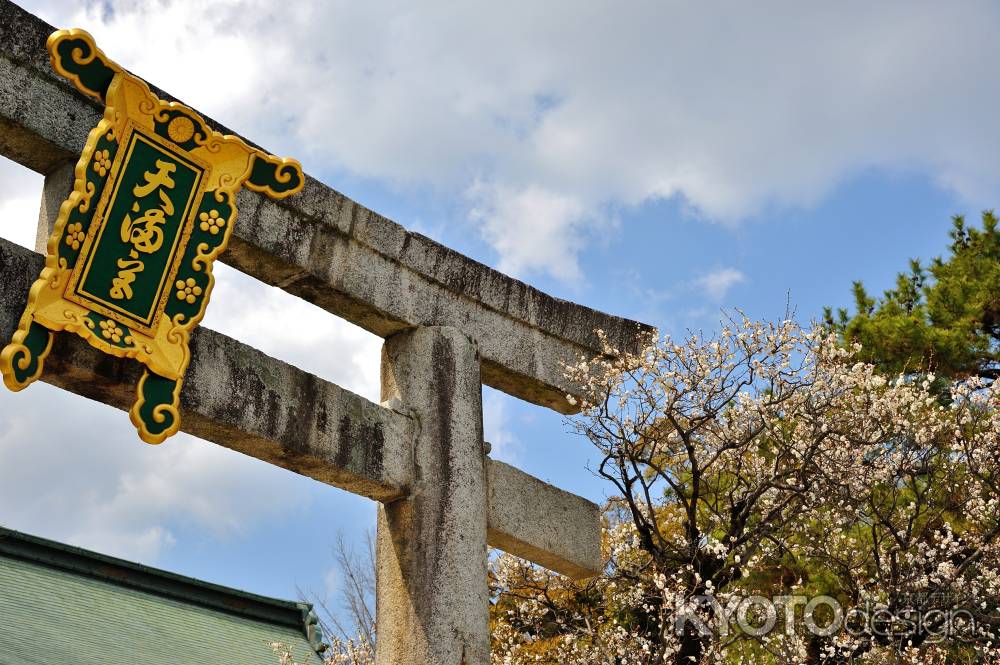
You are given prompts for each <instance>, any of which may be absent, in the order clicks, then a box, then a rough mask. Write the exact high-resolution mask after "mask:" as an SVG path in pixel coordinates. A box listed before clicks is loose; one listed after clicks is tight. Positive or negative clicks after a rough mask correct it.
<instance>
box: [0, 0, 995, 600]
mask: <svg viewBox="0 0 1000 665" xmlns="http://www.w3.org/2000/svg"><path fill="white" fill-rule="evenodd" d="M24 5H25V6H27V7H28V8H29V9H32V10H33V11H36V12H38V13H40V14H41V15H42V16H43V17H44V18H46V19H47V20H48V21H49V22H50V23H52V24H54V25H56V26H60V27H83V28H86V29H88V30H90V31H91V32H92V33H93V34H94V35H95V37H96V38H97V40H98V44H99V45H101V46H102V47H103V48H104V50H105V51H106V52H107V53H108V54H109V55H110V56H111V57H112V58H115V59H117V60H118V61H119V62H121V63H122V64H123V65H125V66H126V67H128V68H129V69H131V70H132V71H135V72H136V73H138V74H139V75H141V76H144V77H147V78H148V79H150V80H151V81H153V82H155V83H157V84H158V85H160V86H162V87H163V88H165V89H167V90H169V91H171V92H172V93H173V94H175V95H177V96H179V97H180V98H181V99H183V100H185V101H186V102H188V103H190V104H191V105H193V106H195V107H196V108H199V109H201V110H203V111H204V112H206V113H208V114H210V115H212V116H213V117H215V118H217V119H219V120H221V121H222V122H224V123H225V124H227V125H228V126H230V127H232V128H233V129H235V130H237V131H240V132H241V133H244V134H245V135H247V136H249V137H251V138H253V139H255V140H257V141H259V142H260V143H262V144H264V145H266V146H268V147H269V148H270V149H271V150H273V151H275V152H278V153H282V154H289V155H293V156H296V157H299V158H300V159H301V160H302V161H303V163H304V164H305V166H306V170H307V171H309V172H310V173H311V174H312V175H314V176H317V177H319V178H320V179H321V180H323V181H324V182H326V183H327V184H329V185H331V186H332V187H334V188H336V189H339V190H341V191H343V192H344V193H346V194H348V195H349V196H351V197H352V198H354V199H355V200H358V201H360V202H361V203H363V204H365V205H367V206H368V207H370V208H372V209H374V210H376V211H378V212H380V213H382V214H385V215H387V216H389V217H391V218H392V219H394V220H396V221H398V222H400V223H401V224H403V225H404V226H406V227H408V228H410V229H414V230H417V231H420V232H421V233H424V234H426V235H429V236H431V237H433V238H435V239H436V240H438V241H440V242H442V243H444V244H446V245H449V246H451V247H453V248H455V249H458V250H459V251H462V252H463V253H465V254H467V255H469V256H471V257H473V258H476V259H477V260H480V261H482V262H484V263H487V264H489V265H492V266H495V267H498V268H499V269H501V270H504V271H507V272H510V273H512V274H515V275H516V276H518V277H520V278H522V279H525V280H526V281H529V282H531V283H532V284H534V285H536V286H538V287H540V288H542V289H543V290H545V291H547V292H549V293H552V294H554V295H557V296H560V297H563V298H567V299H571V300H574V301H576V302H580V303H583V304H586V305H589V306H592V307H595V308H598V309H602V310H604V311H608V312H611V313H614V314H618V315H622V316H626V317H630V318H636V319H639V320H642V321H644V322H647V323H650V324H653V325H656V326H658V327H659V328H661V330H664V331H667V332H670V333H671V334H675V335H679V334H684V332H685V331H686V330H688V329H703V330H705V331H707V332H710V331H712V330H713V329H714V328H715V327H716V326H717V322H718V319H719V316H720V312H722V311H723V310H726V309H733V308H741V309H743V310H744V311H746V313H747V314H749V315H750V316H753V317H759V318H777V317H781V316H783V314H784V312H785V307H786V303H790V304H791V306H792V307H793V308H794V309H795V310H796V311H797V313H798V316H799V318H801V319H803V320H808V319H810V318H813V317H817V316H819V315H820V313H821V310H822V308H823V306H824V305H833V306H846V305H849V304H850V286H851V282H852V281H853V280H855V279H862V280H864V281H865V283H866V284H867V285H868V286H869V288H870V289H871V290H873V291H881V290H882V289H884V288H887V287H889V286H891V284H892V282H893V280H894V276H895V274H896V272H897V271H899V270H901V269H904V268H905V267H906V261H907V259H909V258H910V257H924V258H930V257H931V256H934V255H937V254H940V253H942V252H943V251H944V248H945V245H946V243H947V235H946V234H947V230H948V228H949V224H950V221H949V220H950V217H951V215H953V214H956V213H961V214H966V215H968V216H970V217H971V218H976V217H978V214H979V211H980V210H982V209H984V208H989V207H993V206H994V205H996V203H997V201H998V200H1000V196H998V194H1000V161H998V160H997V159H996V155H997V154H1000V128H998V125H997V123H996V120H995V117H994V116H995V109H996V107H997V104H996V102H997V101H1000V100H998V97H1000V89H998V85H997V83H996V77H995V75H993V72H992V71H991V68H992V67H995V65H994V64H993V63H996V62H998V61H1000V58H998V57H997V56H998V55H1000V53H998V51H1000V47H998V46H997V45H996V44H995V42H996V40H995V34H997V30H998V28H1000V10H998V9H997V8H996V7H995V6H994V5H991V4H988V3H972V2H970V3H961V4H958V3H954V4H950V5H949V6H944V4H943V3H936V4H935V3H913V2H907V3H882V4H880V5H879V6H878V7H869V6H868V4H866V3H857V4H852V3H839V4H838V5H837V10H836V11H833V10H829V9H821V8H819V7H818V5H813V6H812V8H809V7H806V6H805V5H804V4H802V3H790V4H787V5H782V4H780V3H764V4H755V5H754V8H753V9H751V8H750V7H749V6H744V5H741V4H732V5H727V4H726V3H720V4H717V5H713V6H712V7H711V8H710V9H706V8H704V7H701V8H696V7H695V5H691V6H685V5H679V4H670V3H656V4H650V5H646V4H642V3H634V4H630V5H627V6H625V7H623V6H621V5H620V4H613V3H596V2H595V3H589V4H587V5H585V6H584V5H580V4H579V3H545V4H538V3H523V4H520V3H505V5H504V7H503V9H502V10H501V9H499V8H498V6H497V5H496V3H484V4H475V3H467V4H464V5H462V7H461V9H457V8H455V7H448V6H445V5H443V4H442V5H439V4H437V3H426V4H423V5H422V6H421V7H422V8H421V10H420V11H419V12H417V11H415V10H414V9H412V8H411V7H410V5H408V4H405V3H403V4H401V3H384V4H383V3H378V4H376V3H364V6H362V4H361V3H348V2H343V3H340V2H330V3H321V4H320V3H317V4H309V3H296V4H295V5H294V6H291V5H287V4H286V5H282V7H283V8H282V9H280V10H279V9H276V6H275V5H267V4H264V3H253V2H250V3H246V2H235V1H232V2H229V1H227V2H224V3H221V4H219V5H218V6H217V7H215V8H214V9H213V12H212V13H211V14H210V15H207V14H204V13H203V12H202V10H201V9H200V6H199V3H196V2H194V1H193V0H174V1H173V2H154V3H147V2H124V3H120V4H107V5H88V6H87V7H85V8H84V9H80V8H78V7H77V6H76V4H75V3H74V4H71V3H60V2H34V1H32V2H27V1H26V2H24ZM167 54H169V56H168V55H167ZM39 187H40V179H39V177H38V176H36V175H34V174H30V173H28V172H26V171H24V170H23V169H21V168H20V167H17V166H16V165H12V164H10V163H9V162H3V163H0V214H2V217H3V220H4V222H3V225H2V226H0V235H3V236H4V237H7V238H10V239H13V240H15V241H18V242H21V243H23V244H27V245H30V244H32V241H33V237H34V219H35V215H36V214H37V213H36V211H37V195H36V194H35V192H36V191H37V190H38V188H39ZM223 260H224V258H223ZM219 279H220V283H219V288H218V290H217V292H216V294H215V295H214V297H213V302H212V304H211V307H210V308H209V312H208V316H207V318H206V321H205V324H206V325H208V326H210V327H213V328H216V329H219V330H222V331H224V332H226V333H227V334H230V335H233V336H236V337H239V338H240V339H242V340H244V341H246V342H248V343H251V344H254V345H255V346H258V347H259V348H261V349H263V350H264V351H265V352H267V353H270V354H272V355H275V356H278V357H281V358H283V359H286V360H288V361H290V362H293V363H295V364H297V365H299V366H300V367H303V368H304V369H307V370H309V371H313V372H315V373H317V374H319V375H321V376H323V377H325V378H328V379H330V380H334V381H336V382H337V383H339V384H341V385H343V386H345V387H347V388H349V389H351V390H354V391H356V392H358V393H360V394H362V395H365V396H366V397H369V398H371V399H377V397H378V395H377V377H378V351H379V344H380V342H379V340H378V339H376V338H375V337H373V336H371V335H369V334H367V333H365V332H364V331H360V330H359V329H357V328H354V327H353V326H350V325H349V324H346V323H343V322H340V321H338V320H337V319H335V317H332V316H331V315H328V314H326V313H325V312H321V311H319V310H317V309H315V308H313V307H312V306H310V305H307V304H305V303H303V302H302V301H299V300H297V299H295V298H293V297H291V296H287V295H285V294H283V293H281V292H278V291H276V290H274V289H269V288H267V287H264V286H262V285H260V284H259V283H255V282H254V281H253V280H250V279H249V278H246V277H245V276H242V275H239V274H238V273H236V272H235V271H232V270H222V271H220V276H219ZM290 319H294V320H296V321H299V322H305V325H304V326H300V327H304V328H305V329H306V330H307V332H304V333H302V334H300V335H299V336H298V337H296V338H295V339H293V340H291V341H289V340H287V339H285V337H284V333H285V331H286V329H285V327H284V322H287V321H288V320H290ZM484 398H485V399H484V403H485V425H486V432H487V437H488V438H489V439H490V440H491V441H492V442H493V443H494V450H495V456H496V457H499V458H501V459H504V460H506V461H510V462H512V463H514V464H516V465H517V466H519V467H521V468H522V469H524V470H526V471H528V472H530V473H532V474H534V475H536V476H538V477H541V478H543V479H546V480H548V481H550V482H552V483H554V484H556V485H558V486H559V487H562V488H565V489H568V490H571V491H574V492H578V493H580V494H583V495H585V496H587V497H589V498H591V499H593V500H595V501H599V500H601V499H602V498H603V497H604V496H605V493H606V492H607V491H609V488H608V487H607V486H606V485H604V484H603V483H601V482H600V481H599V480H598V479H597V478H595V477H594V476H593V474H591V473H590V472H589V471H588V470H587V465H588V461H589V459H590V450H589V449H588V446H587V444H586V443H585V442H584V441H582V440H580V439H577V438H576V437H574V436H572V435H570V434H567V433H566V429H567V428H566V426H565V424H564V423H563V420H562V417H561V416H558V415H557V414H554V413H549V412H546V411H544V410H543V409H540V408H538V407H534V406H531V405H528V404H525V403H522V402H519V401H518V400H516V399H513V398H510V397H507V396H505V395H502V394H501V393H497V392H495V391H492V390H489V389H486V390H485V393H484ZM53 413H58V414H60V417H53V416H52V414H53ZM81 422H82V423H85V424H86V427H83V428H81V427H80V423H81ZM0 459H2V460H3V462H2V463H0V524H3V525H5V526H9V527H12V528H17V529H21V530H25V531H28V532H31V533H36V534H39V535H43V536H47V537H52V538H56V539H59V540H65V541H69V542H73V543H76V544H80V545H83V546H87V547H91V548H94V549H98V550H100V551H104V552H108V553H111V554H116V555H120V556H125V557H127V558H131V559H135V560H139V561H142V562H143V563H147V564H150V565H155V566H159V567H164V568H167V569H170V570H174V571H177V572H180V573H183V574H187V575H192V576H194V577H200V578H204V579H209V580H212V581H215V582H219V583H222V584H228V585H233V586H236V587H239V588H242V589H246V590H250V591H255V592H258V593H264V594H270V595H276V596H281V597H295V596H296V595H297V589H298V588H302V589H308V590H311V591H314V592H317V593H320V594H323V593H327V592H335V591H336V589H337V586H338V578H337V572H336V569H335V567H334V564H333V558H332V556H331V554H330V549H331V547H332V545H333V543H334V542H335V540H336V537H337V534H338V533H344V534H345V535H346V536H347V537H348V538H349V539H352V540H355V541H357V540H358V539H359V538H360V537H361V535H362V534H363V533H364V531H365V530H366V529H370V528H372V527H373V524H374V513H375V511H374V504H372V503H370V502H368V501H366V500H364V499H360V498H358V497H353V496H351V495H349V494H347V493H344V492H341V491H339V490H336V489H333V488H329V487H326V486H323V485H320V484H318V483H316V482H313V481H311V480H308V479H305V478H301V477H298V476H295V475H294V474H291V473H289V472H285V471H283V470H280V469H274V468H271V467H268V466H267V465H265V464H263V463H259V462H257V461H255V460H251V459H248V458H244V457H242V456H240V455H238V454H236V453H232V452H230V451H227V450H224V449H221V448H218V447H216V446H213V445H211V444H207V443H204V442H198V441H196V440H193V439H191V438H190V437H187V436H178V437H176V438H175V439H171V440H169V441H168V442H166V443H165V444H164V445H162V446H159V447H152V446H146V445H145V444H142V443H140V442H139V441H138V439H137V438H136V437H135V435H134V431H133V430H132V428H131V425H130V424H129V422H128V418H127V417H126V416H125V415H124V414H123V413H121V412H117V411H114V410H112V409H110V408H108V407H104V406H102V405H96V404H93V403H90V402H87V401H86V400H84V399H82V398H78V397H75V396H71V395H68V394H66V393H62V392H61V391H59V390H57V389H54V388H52V387H50V386H47V385H41V384H38V385H35V386H32V387H31V389H30V390H28V391H25V392H23V393H20V394H17V395H13V394H10V393H7V392H2V393H0Z"/></svg>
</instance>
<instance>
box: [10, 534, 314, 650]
mask: <svg viewBox="0 0 1000 665" xmlns="http://www.w3.org/2000/svg"><path fill="white" fill-rule="evenodd" d="M313 621H314V619H312V618H311V608H310V606H309V605H307V604H304V603H293V602H288V601H280V600H275V599H272V598H265V597H263V596H257V595H254V594H248V593H245V592H242V591H237V590H235V589H227V588H225V587H221V586H218V585H213V584H208V583H205V582H199V581H198V580H193V579H191V578H186V577H182V576H179V575H173V574H171V573H166V572H164V571H158V570H155V569H152V568H148V567H145V566H139V565H137V564H134V563H130V562H126V561H122V560H120V559H113V558H111V557H106V556H103V555H98V554H95V553H93V552H88V551H86V550H80V549H77V548H73V547H69V546H66V545H62V544H59V543H54V542H52V541H47V540H43V539H41V538H35V537H33V536H27V535H25V534H20V533H18V532H15V531H10V530H7V529H0V665H36V664H37V665H62V664H63V663H66V664H70V663H72V664H73V665H136V664H137V663H144V664H150V665H159V664H163V665H188V664H190V665H216V664H222V663H226V664H237V665H257V664H260V665H277V663H278V659H277V657H276V656H275V655H274V654H273V653H272V652H271V650H270V648H269V647H268V646H267V645H266V644H265V642H269V641H278V642H284V643H286V644H289V645H290V646H291V647H292V649H293V653H294V654H295V656H296V657H297V658H298V659H299V661H301V662H307V663H311V664H318V663H319V662H320V659H319V658H318V657H317V655H316V652H315V650H314V649H313V647H312V646H310V640H309V639H308V638H307V635H312V636H313V639H312V641H313V644H316V645H318V640H317V639H316V633H315V632H314V631H315V626H314V625H313Z"/></svg>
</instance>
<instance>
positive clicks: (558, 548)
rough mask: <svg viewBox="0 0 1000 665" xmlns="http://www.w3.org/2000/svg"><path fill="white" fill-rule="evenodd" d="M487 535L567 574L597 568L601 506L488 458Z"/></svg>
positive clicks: (496, 544) (581, 573)
mask: <svg viewBox="0 0 1000 665" xmlns="http://www.w3.org/2000/svg"><path fill="white" fill-rule="evenodd" d="M486 469H487V473H488V479H487V482H488V483H489V503H488V506H489V511H488V522H487V524H488V525H489V526H488V538H489V543H490V545H492V546H493V547H496V548H498V549H501V550H504V551H505V552H510V553H511V554H515V555H517V556H519V557H521V558H522V559H528V560H529V561H532V562H533V563H537V564H539V565H542V566H545V567H546V568H548V569H550V570H554V571H556V572H557V573H562V574H563V575H566V576H567V577H572V578H576V579H579V578H584V577H591V576H593V575H596V574H597V573H598V572H600V569H601V516H600V508H599V507H598V506H597V505H596V504H594V503H591V502H590V501H587V500H586V499H584V498H583V497H580V496H577V495H575V494H570V493H569V492H566V491H563V490H561V489H559V488H557V487H553V486H552V485H549V484H548V483H544V482H542V481H541V480H539V479H538V478H535V477H534V476H530V475H528V474H527V473H525V472H523V471H520V470H518V469H515V468H514V467H512V466H509V465H507V464H504V463H503V462H498V461H496V460H489V464H488V465H487V467H486Z"/></svg>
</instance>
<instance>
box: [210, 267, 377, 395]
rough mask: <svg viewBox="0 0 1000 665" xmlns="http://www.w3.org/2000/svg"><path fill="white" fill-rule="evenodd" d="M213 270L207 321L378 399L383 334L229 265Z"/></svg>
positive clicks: (239, 338) (274, 355) (251, 343)
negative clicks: (369, 330) (356, 324)
mask: <svg viewBox="0 0 1000 665" xmlns="http://www.w3.org/2000/svg"><path fill="white" fill-rule="evenodd" d="M222 260H225V256H224V255H223V257H222ZM214 274H215V278H216V284H215V288H214V290H213V292H212V300H211V303H210V304H209V307H208V309H207V310H206V314H205V319H204V320H203V321H202V324H203V325H205V326H207V327H209V328H213V329H214V330H218V331H219V332H222V333H225V334H227V335H229V336H230V337H234V338H236V339H238V340H240V341H241V342H243V343H244V344H249V345H250V346H253V347H255V348H257V349H260V350H261V351H263V352H264V353H266V354H268V355H270V356H273V357H275V358H279V359H281V360H284V361H285V362H288V363H291V364H292V365H295V366H296V367H299V368H300V369H304V370H306V371H308V372H311V373H313V374H316V375H317V376H320V377H322V378H324V379H326V380H328V381H333V382H334V383H336V384H337V385H339V386H342V387H344V388H347V389H348V390H351V391H353V392H355V393H357V394H359V395H361V396H363V397H366V398H368V399H370V400H372V401H375V402H377V401H379V398H380V397H379V390H380V379H379V362H380V359H381V349H382V339H381V338H379V337H377V336H375V335H373V334H371V333H369V332H367V331H365V330H364V329H362V328H359V327H357V326H355V325H353V324H350V323H348V322H347V321H345V320H344V319H341V318H339V317H337V316H335V315H333V314H330V313H329V312H327V311H325V310H322V309H320V308H319V307H316V306H315V305H312V304H310V303H308V302H306V301H305V300H302V299H301V298H297V297H295V296H293V295H290V294H288V293H285V292H284V291H282V290H281V289H278V288H276V287H271V286H267V285H266V284H264V283H262V282H260V281H257V280H255V279H253V278H252V277H248V276H247V275H245V274H243V273H241V272H238V271H236V270H234V269H232V268H230V267H229V266H226V265H223V264H219V263H216V264H215V268H214Z"/></svg>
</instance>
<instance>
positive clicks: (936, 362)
mask: <svg viewBox="0 0 1000 665" xmlns="http://www.w3.org/2000/svg"><path fill="white" fill-rule="evenodd" d="M997 221H998V220H997V217H996V215H995V214H994V213H993V212H992V211H987V212H984V213H983V215H982V228H981V229H979V228H974V227H967V226H966V224H965V219H964V218H963V217H961V216H956V217H955V218H954V219H953V228H952V230H951V232H950V234H949V235H950V236H951V245H950V246H949V255H948V256H947V257H945V258H941V257H938V258H935V259H934V260H933V261H932V262H931V264H930V266H929V267H926V268H925V267H924V266H923V265H921V263H920V261H919V260H916V259H914V260H911V261H910V270H909V272H904V273H900V274H899V275H898V276H897V278H896V286H895V288H893V289H890V290H888V291H886V292H885V293H884V294H883V296H882V297H881V298H879V299H875V298H872V297H871V296H870V295H869V294H868V292H867V291H866V290H865V287H864V285H863V284H862V283H861V282H855V283H854V301H855V310H856V311H855V313H854V314H853V316H851V315H848V312H847V310H846V309H841V310H839V311H838V313H837V316H836V317H834V315H833V312H832V311H831V310H830V308H827V309H826V310H825V312H824V315H825V316H824V318H825V319H826V323H827V325H829V326H830V327H831V328H832V329H834V330H836V331H837V332H838V333H839V334H840V335H841V336H842V337H843V339H844V341H845V342H846V343H854V342H859V343H860V344H861V345H862V352H861V359H862V360H864V361H866V362H870V363H872V364H874V365H875V366H876V367H878V368H879V369H880V370H881V371H882V372H884V373H886V374H890V375H898V374H900V373H902V374H922V373H927V372H933V373H934V374H936V375H937V376H938V377H940V378H941V379H962V378H968V377H973V376H978V377H981V378H983V379H986V380H989V381H992V380H993V379H996V378H997V377H1000V230H998V229H997Z"/></svg>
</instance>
